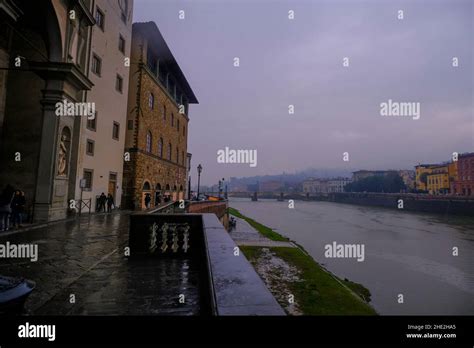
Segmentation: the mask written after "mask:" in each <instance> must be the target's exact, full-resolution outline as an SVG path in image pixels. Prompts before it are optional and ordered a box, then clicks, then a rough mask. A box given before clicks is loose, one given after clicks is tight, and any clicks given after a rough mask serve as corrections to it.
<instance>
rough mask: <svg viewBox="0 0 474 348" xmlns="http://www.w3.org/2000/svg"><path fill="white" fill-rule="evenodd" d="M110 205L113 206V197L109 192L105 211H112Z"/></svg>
mask: <svg viewBox="0 0 474 348" xmlns="http://www.w3.org/2000/svg"><path fill="white" fill-rule="evenodd" d="M112 206H114V208H115V203H114V197H113V196H112V195H111V194H110V193H109V194H108V196H107V213H111V212H112Z"/></svg>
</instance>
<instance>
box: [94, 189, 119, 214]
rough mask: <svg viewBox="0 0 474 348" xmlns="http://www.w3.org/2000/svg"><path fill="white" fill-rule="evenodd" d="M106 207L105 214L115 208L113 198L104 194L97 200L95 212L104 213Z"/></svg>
mask: <svg viewBox="0 0 474 348" xmlns="http://www.w3.org/2000/svg"><path fill="white" fill-rule="evenodd" d="M106 206H107V213H111V212H112V206H113V207H114V208H115V202H114V197H113V196H112V195H111V194H110V193H109V194H108V195H107V196H106V195H105V193H104V192H102V194H101V195H100V196H99V198H98V199H97V211H98V212H99V213H100V212H102V211H103V212H104V213H105V211H106V210H105V207H106Z"/></svg>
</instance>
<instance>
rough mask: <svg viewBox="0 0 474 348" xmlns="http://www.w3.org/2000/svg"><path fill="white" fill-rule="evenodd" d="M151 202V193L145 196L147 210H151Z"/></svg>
mask: <svg viewBox="0 0 474 348" xmlns="http://www.w3.org/2000/svg"><path fill="white" fill-rule="evenodd" d="M150 201H151V196H150V194H149V193H147V194H146V195H145V207H146V209H149V208H150Z"/></svg>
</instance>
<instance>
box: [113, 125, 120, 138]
mask: <svg viewBox="0 0 474 348" xmlns="http://www.w3.org/2000/svg"><path fill="white" fill-rule="evenodd" d="M119 137H120V124H119V123H118V122H115V121H114V125H113V128H112V139H115V140H119Z"/></svg>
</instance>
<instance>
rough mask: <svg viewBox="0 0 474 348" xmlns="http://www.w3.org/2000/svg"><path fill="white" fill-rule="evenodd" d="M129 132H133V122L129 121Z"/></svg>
mask: <svg viewBox="0 0 474 348" xmlns="http://www.w3.org/2000/svg"><path fill="white" fill-rule="evenodd" d="M128 130H133V120H128Z"/></svg>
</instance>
